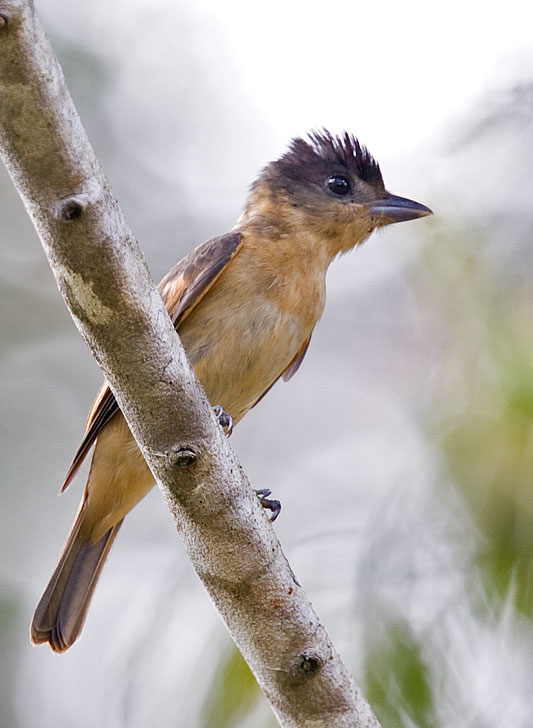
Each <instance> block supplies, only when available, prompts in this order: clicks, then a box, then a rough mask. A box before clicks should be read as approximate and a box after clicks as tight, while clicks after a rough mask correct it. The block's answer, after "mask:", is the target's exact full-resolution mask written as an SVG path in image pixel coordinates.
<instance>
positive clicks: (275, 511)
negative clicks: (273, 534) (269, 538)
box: [255, 488, 281, 523]
mask: <svg viewBox="0 0 533 728" xmlns="http://www.w3.org/2000/svg"><path fill="white" fill-rule="evenodd" d="M255 492H256V494H257V496H258V497H259V502H260V503H261V505H262V506H263V508H267V509H268V510H269V511H272V515H271V516H270V518H269V519H268V520H269V521H270V523H274V521H275V520H276V518H277V517H278V516H279V514H280V511H281V503H280V502H279V500H274V499H273V498H269V497H268V496H269V495H270V494H271V493H272V491H271V490H270V488H261V489H260V490H256V491H255Z"/></svg>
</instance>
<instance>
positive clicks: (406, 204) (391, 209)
mask: <svg viewBox="0 0 533 728" xmlns="http://www.w3.org/2000/svg"><path fill="white" fill-rule="evenodd" d="M367 208H368V215H369V217H373V218H374V219H375V220H376V222H377V224H378V225H390V224H391V223H393V222H405V221H406V220H414V219H415V218H417V217H426V215H433V212H432V211H431V210H430V209H429V207H426V206H425V205H421V204H420V203H419V202H415V201H414V200H408V199H407V198H406V197H397V196H396V195H389V196H388V197H385V199H383V200H375V201H374V202H368V203H367Z"/></svg>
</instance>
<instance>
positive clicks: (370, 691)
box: [365, 622, 437, 728]
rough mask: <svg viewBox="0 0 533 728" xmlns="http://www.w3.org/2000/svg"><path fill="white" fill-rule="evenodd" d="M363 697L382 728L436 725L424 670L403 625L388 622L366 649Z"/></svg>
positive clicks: (417, 648)
mask: <svg viewBox="0 0 533 728" xmlns="http://www.w3.org/2000/svg"><path fill="white" fill-rule="evenodd" d="M365 694H366V696H367V698H368V700H369V701H370V704H371V705H372V707H373V709H374V711H375V713H376V715H377V717H378V719H379V720H380V722H381V725H382V726H383V728H403V726H405V728H407V727H408V726H409V728H411V727H412V726H413V725H416V726H417V727H418V728H433V727H434V726H436V725H437V721H436V719H435V715H434V708H433V698H432V692H431V688H430V677H429V670H428V666H427V664H426V662H425V660H424V658H423V656H422V647H421V645H419V644H418V642H417V641H416V640H415V638H414V637H413V635H412V634H411V631H410V630H409V627H408V626H407V625H406V624H404V623H402V622H390V623H389V624H387V625H386V627H385V630H384V633H383V635H382V637H381V638H380V639H379V640H377V641H376V642H375V643H374V644H373V645H372V647H371V648H370V650H369V652H368V655H367V660H366V677H365Z"/></svg>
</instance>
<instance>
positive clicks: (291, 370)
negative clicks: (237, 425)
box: [250, 337, 311, 409]
mask: <svg viewBox="0 0 533 728" xmlns="http://www.w3.org/2000/svg"><path fill="white" fill-rule="evenodd" d="M310 343H311V337H309V338H308V339H307V341H306V342H305V344H304V345H303V346H302V348H301V349H300V351H299V352H298V353H297V354H296V356H295V357H294V359H293V360H292V361H291V363H290V364H289V366H288V367H287V368H286V369H284V370H283V371H282V372H281V374H280V375H279V377H276V379H274V381H273V382H272V384H271V385H270V386H269V387H267V388H266V389H265V391H264V392H263V394H262V395H261V396H260V397H259V398H258V399H256V401H255V402H254V403H253V405H252V406H251V407H250V409H253V407H255V406H256V405H257V404H259V402H260V401H261V400H262V399H263V397H265V396H266V395H267V394H268V393H269V392H270V390H271V389H272V387H273V386H274V384H276V382H277V381H278V379H280V378H281V379H283V381H284V382H288V381H289V379H290V378H291V377H293V376H294V375H295V374H296V372H297V371H298V369H299V368H300V364H301V363H302V362H303V360H304V356H305V355H306V354H307V350H308V349H309V344H310Z"/></svg>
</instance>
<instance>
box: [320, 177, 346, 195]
mask: <svg viewBox="0 0 533 728" xmlns="http://www.w3.org/2000/svg"><path fill="white" fill-rule="evenodd" d="M326 187H327V188H328V190H330V191H331V192H333V193H334V194H335V195H346V194H347V193H348V192H349V191H350V180H349V179H348V177H345V176H344V175H342V174H333V175H332V176H331V177H328V178H327V180H326Z"/></svg>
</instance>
